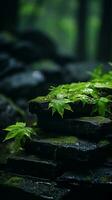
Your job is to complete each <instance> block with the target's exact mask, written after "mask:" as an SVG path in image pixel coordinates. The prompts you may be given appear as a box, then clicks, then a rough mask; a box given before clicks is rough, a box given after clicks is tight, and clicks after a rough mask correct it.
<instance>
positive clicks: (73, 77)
mask: <svg viewBox="0 0 112 200" xmlns="http://www.w3.org/2000/svg"><path fill="white" fill-rule="evenodd" d="M103 64H104V66H103V71H104V73H105V72H108V71H109V70H111V66H110V65H109V64H107V63H103ZM99 65H101V63H98V62H93V63H91V62H82V63H81V62H77V63H72V64H68V65H66V68H65V80H66V82H79V81H88V80H90V79H91V75H90V72H92V71H93V70H94V69H95V68H96V67H97V66H99Z"/></svg>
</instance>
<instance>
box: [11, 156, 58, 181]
mask: <svg viewBox="0 0 112 200" xmlns="http://www.w3.org/2000/svg"><path fill="white" fill-rule="evenodd" d="M7 168H8V170H9V171H12V172H15V173H19V174H23V175H24V174H25V175H32V176H36V177H39V178H44V179H54V178H55V177H57V176H58V175H59V174H60V170H59V167H58V165H57V163H56V162H53V161H49V160H43V159H40V158H38V157H36V156H23V155H21V156H13V157H10V158H9V159H8V162H7Z"/></svg>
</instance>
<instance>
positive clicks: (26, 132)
mask: <svg viewBox="0 0 112 200" xmlns="http://www.w3.org/2000/svg"><path fill="white" fill-rule="evenodd" d="M4 130H5V131H7V132H8V133H7V135H6V137H5V140H4V141H6V140H10V139H14V145H13V147H15V150H17V149H18V150H19V149H20V148H21V142H22V141H25V138H26V137H28V138H31V136H32V135H33V134H35V133H34V130H33V128H31V127H27V126H26V123H23V122H16V124H13V125H10V126H8V127H7V128H5V129H4Z"/></svg>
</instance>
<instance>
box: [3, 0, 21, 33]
mask: <svg viewBox="0 0 112 200" xmlns="http://www.w3.org/2000/svg"><path fill="white" fill-rule="evenodd" d="M18 7H19V0H3V1H1V3H0V31H11V32H13V31H14V30H15V28H16V25H17V22H18Z"/></svg>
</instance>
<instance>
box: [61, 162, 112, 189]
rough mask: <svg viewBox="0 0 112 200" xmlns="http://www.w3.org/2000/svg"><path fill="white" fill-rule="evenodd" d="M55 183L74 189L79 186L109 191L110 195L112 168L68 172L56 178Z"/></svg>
mask: <svg viewBox="0 0 112 200" xmlns="http://www.w3.org/2000/svg"><path fill="white" fill-rule="evenodd" d="M57 183H58V184H59V185H61V186H62V185H63V186H64V187H66V186H67V187H70V188H76V187H80V186H84V187H85V186H86V187H90V186H91V187H96V188H98V189H101V188H102V189H103V188H104V190H106V189H107V190H110V191H111V193H112V167H111V168H110V167H109V168H108V167H105V166H102V167H100V168H96V169H89V170H87V169H86V170H83V171H81V170H80V169H78V170H75V171H69V172H66V173H64V174H63V175H62V176H61V177H59V178H57Z"/></svg>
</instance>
